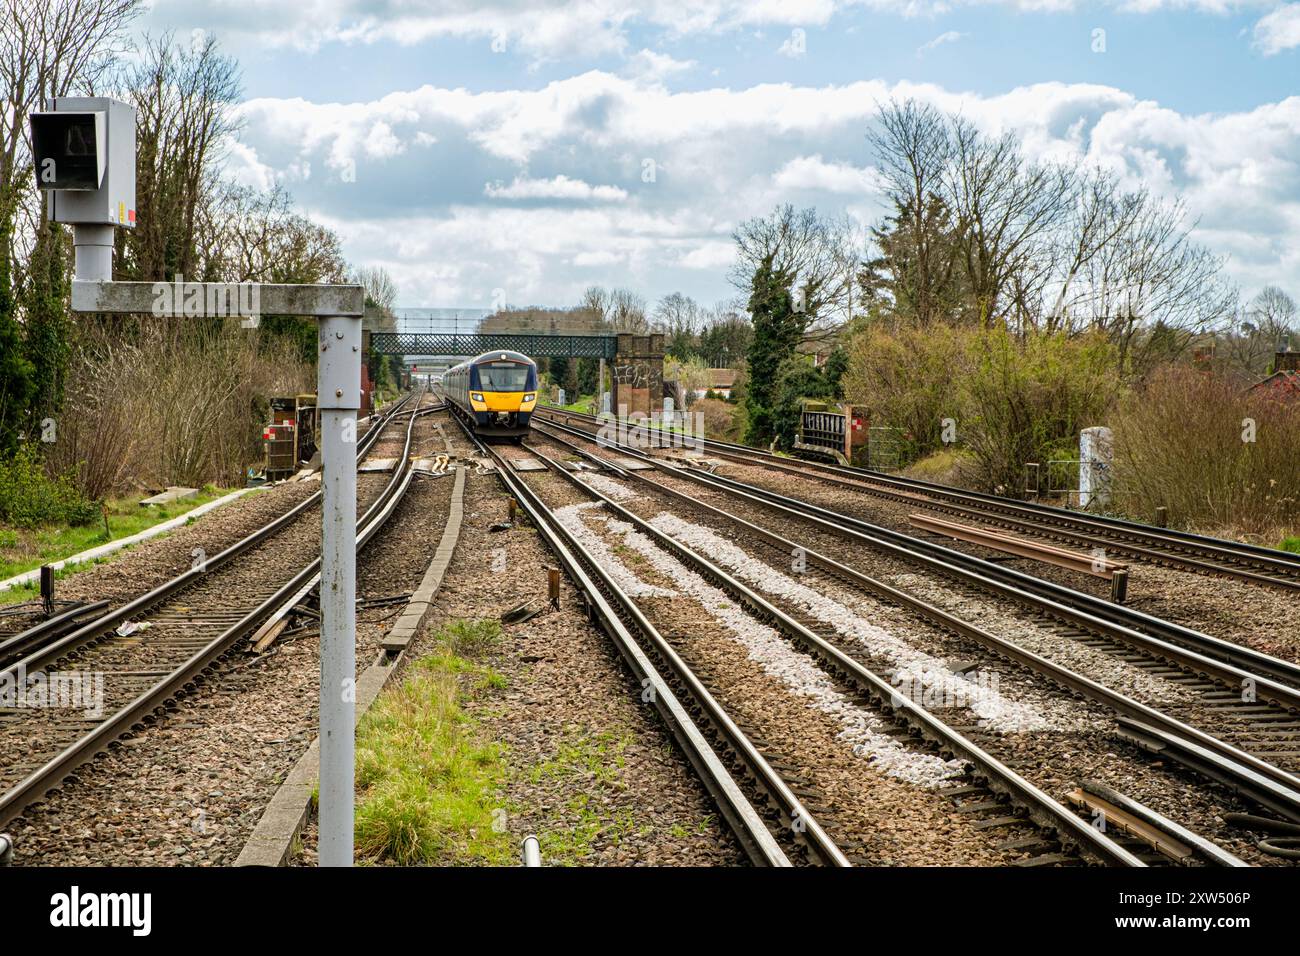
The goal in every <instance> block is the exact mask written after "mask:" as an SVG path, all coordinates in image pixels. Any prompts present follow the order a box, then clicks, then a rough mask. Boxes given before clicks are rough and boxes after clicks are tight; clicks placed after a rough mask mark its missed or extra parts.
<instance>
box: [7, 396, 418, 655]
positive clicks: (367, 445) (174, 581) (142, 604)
mask: <svg viewBox="0 0 1300 956" xmlns="http://www.w3.org/2000/svg"><path fill="white" fill-rule="evenodd" d="M413 394H414V393H411V394H408V395H406V396H405V397H404V398H403V399H402V400H401V401H400V402H398V403H396V404H395V405H394V406H393V407H392V408H391V409H390V410H389V411H388V412H386V413H385V414H384V415H382V416H380V417H378V418H376V420H375V421H374V422H373V423H372V424H371V425H370V427H369V429H367V431H366V433H365V435H364V436H363V437H362V438H361V440H360V441H359V442H358V443H357V458H358V459H360V458H364V457H365V455H366V454H367V453H368V452H369V451H370V449H371V448H372V447H374V445H375V442H376V441H378V439H379V435H380V433H381V432H382V431H383V429H384V427H385V426H386V425H387V424H388V423H389V422H390V421H391V420H392V419H393V418H394V417H395V416H396V414H397V412H399V411H400V410H401V408H402V407H403V406H405V405H406V403H407V402H409V401H410V399H411V397H412V395H413ZM431 410H433V409H431ZM320 499H321V492H320V491H315V492H312V494H310V495H309V496H307V497H306V498H304V499H303V500H302V501H300V502H299V503H298V504H296V505H294V506H293V507H292V508H290V509H289V510H288V511H286V512H284V513H283V514H281V515H279V516H277V517H276V518H274V519H273V520H271V521H270V522H268V523H267V524H265V525H263V526H262V527H260V528H258V529H257V530H256V531H253V532H251V533H249V534H247V535H245V536H244V537H243V538H241V539H240V540H239V541H236V542H235V543H234V544H232V545H230V546H229V547H227V548H225V549H223V550H222V551H220V552H219V553H217V554H215V555H213V556H212V557H210V558H208V559H207V560H205V561H202V562H200V563H198V564H197V565H195V566H192V567H190V568H189V569H188V570H186V571H183V572H181V573H180V574H178V575H176V576H175V577H173V578H171V579H170V580H167V581H164V582H163V583H162V584H160V585H158V586H157V587H155V588H152V589H151V590H149V591H147V592H146V593H144V594H141V595H138V596H137V597H135V598H133V599H131V600H130V601H128V602H126V603H125V604H123V605H121V606H120V607H118V608H116V609H114V610H112V611H109V612H108V613H107V614H105V615H103V616H102V617H99V618H97V619H96V620H94V621H91V622H89V623H87V624H85V625H82V626H80V627H78V628H77V629H76V630H74V631H72V632H71V633H70V634H67V635H65V636H63V637H61V638H59V639H57V640H54V641H51V642H50V643H49V644H46V645H45V646H43V647H40V648H38V649H37V650H34V651H32V652H31V653H29V654H28V655H27V656H26V657H23V658H21V659H19V660H17V661H15V662H13V663H11V664H9V665H7V666H6V667H5V668H4V669H3V670H0V679H3V678H4V676H5V675H6V674H9V675H10V676H11V677H13V678H14V679H16V678H17V674H18V673H19V672H20V671H23V672H26V673H28V674H31V673H34V672H36V671H39V670H42V669H43V668H45V667H48V666H49V664H50V663H52V662H53V661H55V660H58V659H59V658H60V657H63V656H64V655H66V654H68V653H70V652H71V651H73V650H75V649H76V648H78V647H80V646H82V645H83V644H86V643H89V642H91V641H94V640H96V639H97V638H99V637H100V636H102V635H104V634H105V633H106V632H108V631H111V630H112V629H113V628H115V627H117V626H118V625H120V624H122V623H124V622H126V621H128V620H130V619H131V618H132V617H133V616H134V615H136V614H139V613H141V612H143V611H146V610H148V609H149V608H150V607H152V606H153V605H155V604H157V603H158V602H159V601H163V600H166V599H167V598H169V597H172V596H173V595H175V594H177V593H179V592H180V591H182V590H184V589H185V588H187V587H189V586H190V585H192V584H194V583H196V582H197V581H198V580H200V579H201V578H203V577H204V576H206V575H208V574H210V573H212V572H213V571H215V570H217V569H218V568H221V567H223V566H225V565H226V564H229V563H230V562H231V561H233V560H234V559H235V558H237V557H239V556H240V555H241V554H243V553H244V552H246V551H248V550H249V549H250V548H253V547H255V546H257V545H258V544H260V543H261V542H263V541H265V540H266V539H267V538H269V537H271V536H272V535H274V534H275V533H276V532H278V531H280V530H282V529H283V528H285V527H286V526H288V525H289V524H291V523H293V522H294V521H296V520H297V519H298V517H299V516H300V515H302V514H303V512H305V511H307V510H309V509H311V508H313V507H315V506H316V505H317V504H319V503H320Z"/></svg>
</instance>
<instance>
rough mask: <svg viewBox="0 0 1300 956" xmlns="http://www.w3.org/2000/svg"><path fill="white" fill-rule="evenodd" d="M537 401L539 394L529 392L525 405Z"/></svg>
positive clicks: (525, 398) (525, 397)
mask: <svg viewBox="0 0 1300 956" xmlns="http://www.w3.org/2000/svg"><path fill="white" fill-rule="evenodd" d="M535 401H537V393H536V392H529V393H528V394H527V395H525V396H524V404H525V405H527V404H528V403H529V402H535Z"/></svg>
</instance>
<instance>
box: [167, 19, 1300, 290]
mask: <svg viewBox="0 0 1300 956" xmlns="http://www.w3.org/2000/svg"><path fill="white" fill-rule="evenodd" d="M141 26H142V28H143V29H147V30H149V31H151V32H153V33H158V32H160V31H164V30H171V31H175V33H176V36H177V39H178V41H181V42H195V41H197V40H199V39H202V38H204V37H207V36H209V35H211V36H215V37H216V38H217V40H218V41H219V42H220V44H221V47H222V48H223V50H224V51H225V52H227V53H228V54H230V55H233V56H234V57H236V58H237V59H238V61H239V63H240V66H241V69H242V75H243V95H244V101H243V102H242V103H241V104H240V105H239V107H238V109H239V112H240V114H241V115H240V118H241V120H242V128H241V131H240V133H239V134H238V139H237V141H235V142H232V143H230V144H229V146H228V149H227V151H226V160H225V161H226V164H227V172H228V175H230V176H231V177H233V178H235V179H236V180H238V181H240V182H243V183H246V184H249V185H253V186H258V187H269V186H271V185H273V184H275V183H279V184H281V185H283V186H284V188H286V189H287V190H288V191H289V192H290V193H291V194H292V195H293V197H294V198H295V200H296V201H297V203H298V205H299V206H300V207H301V208H302V209H303V210H304V211H305V212H307V213H308V214H310V215H311V216H312V217H313V218H315V219H317V220H318V221H321V222H323V223H325V224H327V225H329V226H330V227H332V228H333V229H335V230H336V231H337V233H338V234H339V236H340V238H341V240H342V243H343V249H344V253H345V254H346V256H347V257H348V260H349V261H350V262H352V263H354V264H356V265H368V266H383V267H384V268H386V269H387V270H388V271H389V272H390V273H391V274H392V276H393V277H394V279H395V280H396V282H397V285H398V288H399V296H398V301H399V304H400V305H401V306H404V307H426V308H433V307H440V308H460V307H463V308H495V307H499V306H502V305H516V306H522V305H553V306H554V305H559V306H562V305H571V304H575V303H576V302H577V301H578V299H579V298H580V297H581V295H582V292H583V290H584V289H585V288H586V287H587V286H589V285H593V284H598V285H604V286H607V287H613V286H625V287H628V288H631V289H633V290H635V291H636V292H638V293H640V294H641V295H643V296H645V297H646V299H647V301H648V302H649V303H650V304H651V306H653V304H654V302H655V301H657V300H658V299H659V298H661V297H662V296H664V295H667V294H668V293H671V292H675V291H680V292H682V293H685V294H687V295H690V296H692V297H694V298H695V299H697V300H698V301H700V302H702V303H704V304H706V305H712V304H714V303H717V302H721V301H723V300H725V299H729V298H731V297H733V296H734V295H735V290H734V289H733V288H732V287H731V285H730V284H729V283H728V280H727V271H728V266H729V265H730V264H731V261H732V257H733V249H732V240H731V233H732V230H733V229H734V228H735V227H736V225H737V224H738V223H739V222H742V221H744V220H745V219H748V218H750V217H753V216H758V215H763V214H766V213H768V212H770V211H771V210H772V208H773V207H774V206H775V205H777V204H778V203H785V202H790V203H794V204H796V205H799V206H808V205H814V206H816V207H817V208H818V209H820V210H821V211H823V212H825V213H827V214H831V215H838V214H842V213H848V214H849V215H850V216H851V217H853V218H854V220H855V221H857V222H858V223H860V224H861V225H863V226H864V227H865V226H867V225H870V224H872V223H874V222H875V221H876V220H877V219H878V218H879V217H880V216H881V215H882V213H883V212H884V211H885V205H884V201H883V198H882V196H881V193H880V189H879V180H878V177H877V176H876V174H875V171H874V163H875V157H874V156H873V155H872V152H871V149H870V147H869V145H868V142H867V139H866V133H867V131H868V130H869V129H870V127H871V124H872V122H873V117H874V115H875V113H876V110H877V108H878V106H879V104H880V103H882V102H885V101H887V100H889V99H891V98H899V97H907V96H911V97H915V98H918V99H921V100H924V101H927V102H931V103H933V104H935V105H936V106H938V107H939V108H941V109H943V110H945V111H951V112H960V113H961V114H962V115H964V116H966V117H967V118H969V119H971V120H973V121H974V122H976V123H978V124H979V125H980V126H981V127H983V128H985V129H987V130H988V131H989V132H991V133H1000V132H1002V131H1006V130H1014V131H1016V132H1017V133H1018V134H1019V135H1020V136H1021V137H1022V140H1023V143H1024V146H1025V149H1026V152H1027V153H1028V154H1029V155H1031V156H1032V157H1034V158H1038V159H1042V160H1053V161H1063V162H1068V163H1071V164H1077V165H1079V166H1093V165H1102V166H1105V167H1107V168H1111V169H1113V170H1115V171H1116V172H1117V173H1118V174H1119V175H1121V176H1122V178H1123V180H1124V181H1125V183H1126V184H1127V185H1129V186H1130V187H1132V188H1138V187H1142V186H1145V187H1148V188H1150V189H1152V190H1154V191H1155V192H1157V193H1160V194H1162V195H1164V196H1167V197H1169V198H1170V199H1179V198H1181V199H1182V200H1184V201H1185V202H1186V205H1187V208H1188V210H1189V212H1190V214H1191V215H1192V216H1193V217H1194V218H1195V221H1196V230H1195V236H1196V238H1197V240H1198V241H1200V242H1201V243H1203V244H1204V245H1206V246H1208V247H1210V248H1211V249H1212V250H1214V251H1215V252H1217V253H1219V254H1220V255H1222V256H1224V257H1225V258H1226V268H1227V271H1228V273H1229V274H1230V276H1231V277H1232V278H1233V279H1235V280H1236V281H1237V282H1238V283H1239V285H1240V286H1241V288H1242V291H1243V293H1244V294H1245V295H1247V296H1249V295H1252V294H1253V293H1254V292H1255V291H1257V290H1258V289H1259V288H1260V287H1262V286H1263V285H1265V284H1268V283H1273V284H1277V285H1281V286H1282V287H1283V288H1284V289H1287V290H1288V291H1290V292H1291V293H1292V294H1293V295H1295V296H1296V297H1298V298H1300V2H1278V0H1235V2H1234V0H1128V2H1104V0H852V2H843V0H755V2H749V3H737V2H733V0H694V2H689V3H678V2H673V0H645V2H641V3H632V2H625V0H570V2H555V3H551V2H535V3H520V2H510V0H481V2H475V0H452V2H441V3H438V2H423V0H301V2H270V3H268V2H258V0H209V2H200V0H152V5H151V8H150V9H149V10H148V12H147V14H146V15H145V17H144V18H143V21H142V24H141Z"/></svg>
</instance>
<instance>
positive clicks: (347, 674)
mask: <svg viewBox="0 0 1300 956" xmlns="http://www.w3.org/2000/svg"><path fill="white" fill-rule="evenodd" d="M317 368H318V374H317V383H318V384H317V388H318V393H317V403H318V405H319V407H320V410H321V436H320V448H321V485H322V493H323V500H322V502H321V582H320V611H321V630H320V841H319V842H320V856H319V863H320V865H321V866H351V865H352V829H353V822H352V813H353V780H354V776H355V770H354V767H355V755H354V751H353V747H354V739H353V735H354V732H355V710H356V676H357V669H356V625H357V619H356V558H357V459H356V445H357V409H358V407H359V406H360V404H361V390H360V387H359V384H360V381H361V319H360V318H357V317H341V316H333V317H327V318H322V319H321V320H320V356H319V364H318V366H317Z"/></svg>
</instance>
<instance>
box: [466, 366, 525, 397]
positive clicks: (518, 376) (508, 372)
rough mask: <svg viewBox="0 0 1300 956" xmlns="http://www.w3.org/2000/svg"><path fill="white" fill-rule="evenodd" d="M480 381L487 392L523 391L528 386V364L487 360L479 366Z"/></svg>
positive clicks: (480, 385)
mask: <svg viewBox="0 0 1300 956" xmlns="http://www.w3.org/2000/svg"><path fill="white" fill-rule="evenodd" d="M478 383H479V387H480V388H481V389H483V391H485V392H522V391H524V390H526V389H527V388H528V366H527V365H520V364H519V363H518V362H486V363H484V364H483V365H480V366H479V367H478Z"/></svg>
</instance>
